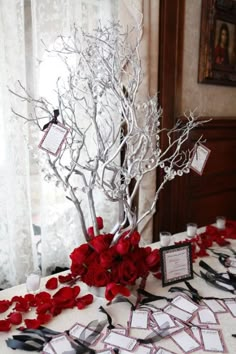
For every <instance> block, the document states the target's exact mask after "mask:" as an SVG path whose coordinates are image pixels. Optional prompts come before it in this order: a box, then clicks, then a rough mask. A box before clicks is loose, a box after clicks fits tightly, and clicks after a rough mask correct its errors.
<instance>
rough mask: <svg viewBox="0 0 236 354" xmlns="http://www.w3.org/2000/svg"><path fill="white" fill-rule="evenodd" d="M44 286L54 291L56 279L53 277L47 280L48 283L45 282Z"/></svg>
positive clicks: (56, 283)
mask: <svg viewBox="0 0 236 354" xmlns="http://www.w3.org/2000/svg"><path fill="white" fill-rule="evenodd" d="M45 286H46V288H47V289H49V290H55V289H56V288H57V287H58V280H57V278H55V277H53V278H50V279H48V281H47V283H46V285H45Z"/></svg>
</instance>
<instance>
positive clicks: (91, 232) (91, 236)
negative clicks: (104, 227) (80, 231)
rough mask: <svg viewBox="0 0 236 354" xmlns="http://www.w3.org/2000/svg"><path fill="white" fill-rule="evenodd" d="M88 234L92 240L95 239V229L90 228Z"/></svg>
mask: <svg viewBox="0 0 236 354" xmlns="http://www.w3.org/2000/svg"><path fill="white" fill-rule="evenodd" d="M87 233H88V235H89V237H90V238H93V237H94V236H95V234H94V230H93V227H92V226H90V227H89V228H88V230H87Z"/></svg>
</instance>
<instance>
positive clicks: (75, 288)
mask: <svg viewBox="0 0 236 354" xmlns="http://www.w3.org/2000/svg"><path fill="white" fill-rule="evenodd" d="M72 290H73V295H74V298H76V297H77V296H78V295H79V293H80V287H79V286H78V285H76V286H74V287H73V288H72Z"/></svg>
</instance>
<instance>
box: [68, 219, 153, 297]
mask: <svg viewBox="0 0 236 354" xmlns="http://www.w3.org/2000/svg"><path fill="white" fill-rule="evenodd" d="M99 219H100V221H101V218H99ZM113 237H114V235H112V234H102V235H99V236H96V237H93V238H91V240H90V241H89V242H87V243H84V244H82V245H81V246H79V247H78V248H76V249H74V251H73V252H72V254H71V255H70V257H71V260H72V264H71V272H72V276H73V277H78V276H79V278H80V280H82V281H83V282H84V283H86V284H87V285H88V286H95V287H103V286H105V287H106V291H105V297H106V299H107V300H109V301H111V300H112V299H113V298H114V297H115V296H116V295H117V294H119V293H120V294H122V295H124V296H129V295H130V291H129V288H128V287H129V286H130V285H134V284H135V282H136V280H137V279H138V278H142V279H146V277H147V276H148V274H149V272H154V273H156V272H157V271H158V270H159V265H160V257H159V251H158V250H157V249H155V250H152V249H151V247H140V246H139V241H140V234H139V233H138V232H137V231H133V232H131V233H130V234H129V232H128V231H127V232H124V233H123V234H121V236H120V238H119V240H118V242H117V243H115V244H112V241H113Z"/></svg>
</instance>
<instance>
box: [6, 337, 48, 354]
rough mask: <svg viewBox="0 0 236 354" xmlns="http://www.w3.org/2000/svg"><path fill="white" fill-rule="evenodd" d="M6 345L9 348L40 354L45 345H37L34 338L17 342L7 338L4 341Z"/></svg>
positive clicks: (17, 340)
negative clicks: (38, 353)
mask: <svg viewBox="0 0 236 354" xmlns="http://www.w3.org/2000/svg"><path fill="white" fill-rule="evenodd" d="M14 337H17V336H14ZM28 342H29V343H28ZM30 343H31V344H30ZM6 344H7V346H8V347H9V348H12V349H22V350H25V351H27V352H29V351H36V352H41V351H42V350H43V347H44V345H45V343H44V344H43V345H37V342H35V338H32V337H31V338H30V339H29V340H19V339H12V338H8V339H7V340H6ZM33 344H36V345H33Z"/></svg>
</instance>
